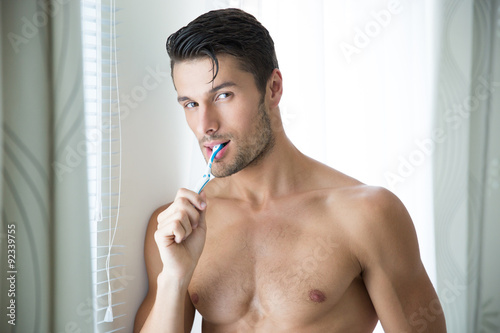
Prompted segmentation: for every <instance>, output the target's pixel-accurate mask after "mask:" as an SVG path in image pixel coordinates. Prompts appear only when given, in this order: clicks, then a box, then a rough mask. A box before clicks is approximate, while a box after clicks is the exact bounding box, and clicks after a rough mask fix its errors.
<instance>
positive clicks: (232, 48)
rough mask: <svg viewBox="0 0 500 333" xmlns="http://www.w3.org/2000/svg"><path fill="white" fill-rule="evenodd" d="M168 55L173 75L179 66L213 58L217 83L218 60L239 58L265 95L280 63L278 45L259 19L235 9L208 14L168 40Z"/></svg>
mask: <svg viewBox="0 0 500 333" xmlns="http://www.w3.org/2000/svg"><path fill="white" fill-rule="evenodd" d="M167 52H168V55H169V56H170V68H171V70H172V72H173V69H174V65H175V63H176V62H180V61H183V60H191V59H196V58H201V57H207V56H208V57H210V58H211V59H212V64H213V77H212V81H211V82H213V80H215V77H216V76H217V74H218V72H219V61H218V59H217V56H218V55H220V54H227V55H231V56H233V57H235V58H236V59H237V60H238V61H239V63H240V66H241V69H242V70H244V71H246V72H249V73H251V74H252V75H253V76H254V79H255V83H256V85H257V88H258V89H259V91H260V92H262V93H263V94H265V89H266V83H267V80H268V79H269V76H270V75H271V73H272V72H273V70H274V69H275V68H278V60H277V58H276V52H275V50H274V42H273V40H272V38H271V36H270V35H269V31H267V29H266V28H264V26H263V25H262V24H261V23H260V22H259V21H257V19H256V18H255V17H254V16H252V15H250V14H248V13H246V12H244V11H242V10H240V9H235V8H228V9H220V10H213V11H210V12H208V13H205V14H203V15H201V16H199V17H198V18H196V19H195V20H194V21H192V22H191V23H189V24H188V25H187V26H185V27H183V28H181V29H179V30H178V31H177V32H175V33H173V34H172V35H170V36H169V37H168V39H167Z"/></svg>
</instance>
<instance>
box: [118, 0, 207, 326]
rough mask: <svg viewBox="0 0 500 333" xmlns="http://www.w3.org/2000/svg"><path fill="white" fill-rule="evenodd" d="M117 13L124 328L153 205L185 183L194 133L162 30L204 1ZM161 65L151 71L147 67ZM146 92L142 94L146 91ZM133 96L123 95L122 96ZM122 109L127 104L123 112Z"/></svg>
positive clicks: (143, 283) (134, 304) (155, 0)
mask: <svg viewBox="0 0 500 333" xmlns="http://www.w3.org/2000/svg"><path fill="white" fill-rule="evenodd" d="M119 6H121V8H122V10H121V11H120V12H118V14H117V20H118V21H119V22H120V24H119V25H118V27H117V30H118V34H119V36H120V37H119V38H118V41H117V43H118V48H119V49H120V50H119V53H118V59H119V87H120V95H121V97H122V102H121V107H122V111H124V116H123V119H122V145H123V152H122V166H123V167H122V168H123V169H122V177H123V178H122V179H123V180H122V209H121V212H120V222H119V223H120V227H121V229H119V231H118V233H117V236H116V237H117V239H116V242H115V243H116V244H125V245H126V248H125V249H124V255H125V261H126V262H127V267H126V274H127V279H126V281H125V284H126V290H125V293H126V297H125V298H126V302H127V304H126V305H125V306H126V311H125V313H126V314H127V317H128V319H127V321H128V322H129V324H128V325H127V329H126V331H130V332H131V331H132V327H133V320H134V317H135V313H136V311H137V308H138V307H139V305H140V303H141V302H142V299H143V298H144V295H145V293H146V290H147V278H146V271H145V266H144V260H143V244H144V234H145V230H146V225H147V222H148V220H149V217H150V215H151V213H152V212H153V211H154V210H155V209H156V208H157V207H159V206H160V205H163V204H165V203H168V202H170V201H172V200H173V198H174V195H175V193H176V191H177V189H178V188H179V187H180V186H187V185H186V183H187V181H188V176H187V173H186V170H180V169H179V166H180V165H186V163H188V159H189V158H190V155H191V154H190V152H189V153H184V151H186V149H187V150H188V151H189V149H190V148H191V146H192V145H191V144H190V142H192V141H191V135H192V134H190V132H188V128H187V126H183V124H184V123H185V120H184V112H183V111H182V109H181V108H180V107H179V105H178V104H177V101H176V97H177V96H176V94H175V91H174V88H173V85H172V82H171V79H170V67H169V58H168V55H167V53H166V50H165V41H166V38H167V37H168V36H169V35H170V34H171V33H172V32H174V31H176V30H177V29H179V28H180V27H181V26H184V25H185V24H186V23H187V22H189V21H191V20H192V19H194V18H195V17H197V16H198V15H200V14H201V13H202V12H203V11H204V8H205V7H204V1H203V0H196V1H189V4H188V5H185V4H182V3H181V2H180V1H160V0H152V1H147V2H145V1H133V0H124V1H120V3H119ZM157 68H158V70H159V71H160V72H161V73H160V75H159V77H157V78H156V79H155V78H154V77H153V76H152V75H151V74H150V72H156V71H157ZM144 92H146V94H144ZM126 95H129V96H130V97H129V98H130V102H128V104H127V102H126V99H127V96H126ZM127 109H128V110H129V111H130V112H127Z"/></svg>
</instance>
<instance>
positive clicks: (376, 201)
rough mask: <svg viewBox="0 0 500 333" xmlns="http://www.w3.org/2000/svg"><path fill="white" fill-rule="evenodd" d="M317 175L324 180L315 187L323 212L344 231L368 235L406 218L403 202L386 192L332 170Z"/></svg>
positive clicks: (383, 189)
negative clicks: (324, 209)
mask: <svg viewBox="0 0 500 333" xmlns="http://www.w3.org/2000/svg"><path fill="white" fill-rule="evenodd" d="M321 172H322V176H321V177H322V178H323V179H324V181H323V182H322V183H319V182H318V188H320V192H321V193H322V195H321V196H322V197H323V198H324V202H325V205H326V209H328V210H329V211H330V213H331V215H333V216H335V217H336V221H339V222H340V223H341V224H343V225H345V227H346V228H349V229H352V230H353V231H354V232H356V233H358V234H359V233H366V232H368V233H370V232H371V231H372V229H379V230H384V229H386V228H391V227H393V226H394V225H396V224H398V223H402V222H401V221H405V220H408V219H409V215H408V212H407V211H406V208H405V207H404V205H403V203H402V202H401V200H399V198H398V197H397V196H396V195H395V194H394V193H392V192H391V191H390V190H388V189H386V188H384V187H381V186H373V185H367V184H364V183H362V182H360V181H358V180H357V179H355V178H352V177H350V176H348V175H345V174H343V173H341V172H339V171H337V170H335V169H331V168H329V169H323V170H322V171H321ZM403 223H404V222H403Z"/></svg>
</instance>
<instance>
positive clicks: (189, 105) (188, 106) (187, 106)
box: [184, 102, 196, 109]
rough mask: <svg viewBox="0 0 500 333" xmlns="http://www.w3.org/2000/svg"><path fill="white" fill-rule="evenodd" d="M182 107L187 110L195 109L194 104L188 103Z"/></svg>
mask: <svg viewBox="0 0 500 333" xmlns="http://www.w3.org/2000/svg"><path fill="white" fill-rule="evenodd" d="M184 107H185V108H187V109H192V108H194V107H196V103H195V102H189V103H187V104H186V105H184Z"/></svg>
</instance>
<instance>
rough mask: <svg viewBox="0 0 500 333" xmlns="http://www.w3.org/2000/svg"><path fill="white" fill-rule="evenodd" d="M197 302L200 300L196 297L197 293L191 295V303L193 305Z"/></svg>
mask: <svg viewBox="0 0 500 333" xmlns="http://www.w3.org/2000/svg"><path fill="white" fill-rule="evenodd" d="M199 300H200V298H199V297H198V294H197V293H193V294H192V295H191V302H193V304H197V303H198V301H199Z"/></svg>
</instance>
